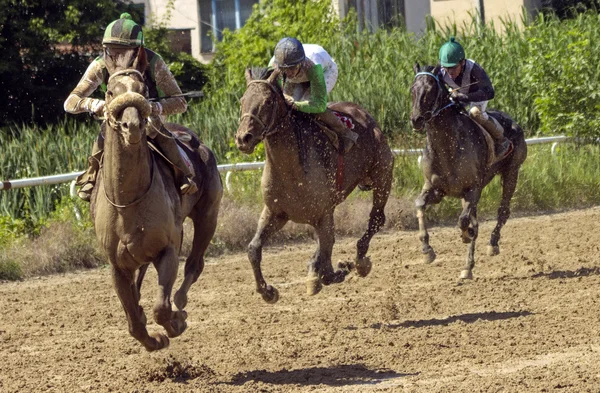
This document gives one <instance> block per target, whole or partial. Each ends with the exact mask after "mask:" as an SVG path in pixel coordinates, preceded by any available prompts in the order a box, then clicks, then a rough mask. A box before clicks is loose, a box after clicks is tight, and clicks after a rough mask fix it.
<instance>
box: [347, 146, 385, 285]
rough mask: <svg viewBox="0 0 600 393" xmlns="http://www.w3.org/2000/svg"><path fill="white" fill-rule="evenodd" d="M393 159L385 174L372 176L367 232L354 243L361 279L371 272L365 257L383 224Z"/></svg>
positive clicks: (357, 267) (357, 269) (368, 261)
mask: <svg viewBox="0 0 600 393" xmlns="http://www.w3.org/2000/svg"><path fill="white" fill-rule="evenodd" d="M393 162H394V161H393V157H392V160H391V163H390V165H389V170H386V171H385V173H377V174H375V175H373V176H372V179H373V183H374V184H373V207H372V208H371V213H370V214H369V226H368V228H367V231H366V232H365V233H364V234H363V236H362V237H361V238H360V239H359V240H358V242H357V243H356V272H357V273H358V275H359V276H361V277H366V276H367V275H368V274H369V272H370V271H371V267H372V263H371V260H370V259H369V258H368V257H367V256H366V255H367V251H368V250H369V245H370V243H371V239H372V238H373V236H374V235H375V234H376V233H377V232H379V230H380V229H381V228H382V227H383V225H384V224H385V205H386V203H387V200H388V198H389V196H390V190H391V188H392V166H393Z"/></svg>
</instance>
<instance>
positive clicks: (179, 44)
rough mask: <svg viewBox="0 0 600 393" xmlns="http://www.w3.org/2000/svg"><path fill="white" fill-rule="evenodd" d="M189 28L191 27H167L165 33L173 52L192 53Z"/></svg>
mask: <svg viewBox="0 0 600 393" xmlns="http://www.w3.org/2000/svg"><path fill="white" fill-rule="evenodd" d="M191 30H192V29H169V31H168V33H167V34H168V38H169V43H170V47H171V50H172V51H173V52H175V53H180V52H184V53H187V54H190V55H191V54H192V34H191Z"/></svg>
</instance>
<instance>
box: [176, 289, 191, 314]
mask: <svg viewBox="0 0 600 393" xmlns="http://www.w3.org/2000/svg"><path fill="white" fill-rule="evenodd" d="M187 302H188V298H187V294H185V293H183V292H182V291H181V290H179V291H177V292H175V296H174V297H173V303H175V306H176V307H177V308H178V309H179V310H183V309H184V308H185V306H187Z"/></svg>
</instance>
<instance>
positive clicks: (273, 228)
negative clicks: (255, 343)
mask: <svg viewBox="0 0 600 393" xmlns="http://www.w3.org/2000/svg"><path fill="white" fill-rule="evenodd" d="M287 222H288V217H287V215H285V214H283V215H276V214H273V213H272V212H271V211H270V210H269V208H268V207H266V206H265V207H264V208H263V211H262V213H261V215H260V219H259V220H258V227H257V228H256V233H255V234H254V238H253V239H252V241H251V242H250V244H248V259H249V260H250V264H251V265H252V271H253V273H254V280H255V281H256V292H258V293H260V295H261V296H262V298H263V300H264V301H265V302H267V303H276V302H277V300H279V292H278V291H277V289H275V288H273V287H272V286H271V285H268V284H267V283H266V281H265V279H264V277H263V275H262V270H261V269H260V263H261V262H262V248H263V245H264V244H265V241H266V240H267V239H268V238H269V237H270V236H271V235H272V234H273V233H275V232H277V231H278V230H280V229H281V228H283V226H284V225H285V224H286V223H287Z"/></svg>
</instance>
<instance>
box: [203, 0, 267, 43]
mask: <svg viewBox="0 0 600 393" xmlns="http://www.w3.org/2000/svg"><path fill="white" fill-rule="evenodd" d="M256 3H258V0H199V1H198V5H199V9H200V51H201V52H203V53H206V52H213V51H214V46H213V37H214V38H216V39H217V40H220V39H221V37H222V35H223V30H224V29H229V30H236V29H239V28H240V27H242V26H243V25H244V23H246V20H248V17H249V16H250V14H251V13H252V6H253V5H254V4H256Z"/></svg>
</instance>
